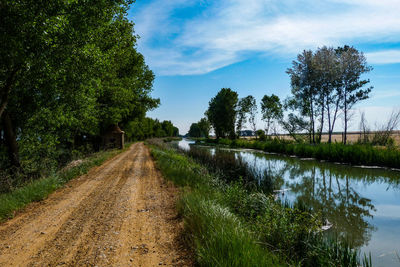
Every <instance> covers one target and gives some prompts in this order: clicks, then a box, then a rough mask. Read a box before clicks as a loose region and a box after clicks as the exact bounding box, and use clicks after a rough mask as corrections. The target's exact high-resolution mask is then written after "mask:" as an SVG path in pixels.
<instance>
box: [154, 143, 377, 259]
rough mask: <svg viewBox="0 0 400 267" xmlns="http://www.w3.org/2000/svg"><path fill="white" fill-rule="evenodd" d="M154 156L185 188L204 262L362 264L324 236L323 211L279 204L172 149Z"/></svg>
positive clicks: (191, 232) (186, 214)
mask: <svg viewBox="0 0 400 267" xmlns="http://www.w3.org/2000/svg"><path fill="white" fill-rule="evenodd" d="M221 140H222V139H221ZM228 141H230V142H231V143H233V141H231V140H228ZM237 141H240V140H237ZM237 141H235V142H237ZM152 155H153V156H154V157H155V159H156V160H157V166H158V167H159V168H160V170H161V171H162V173H163V175H164V176H165V177H166V178H168V179H171V180H172V181H173V182H174V183H175V184H176V185H178V186H181V187H183V191H184V193H183V195H182V198H181V200H180V202H179V204H178V207H179V210H180V212H181V214H182V216H183V218H184V222H185V228H186V233H187V238H188V239H189V242H190V244H191V245H192V246H193V247H194V251H195V252H196V256H197V264H198V265H200V266H280V265H290V266H292V265H296V266H360V265H361V264H360V260H359V258H358V257H357V251H354V250H351V249H350V248H349V247H348V246H346V245H345V244H343V243H340V242H338V241H337V240H327V239H325V238H324V237H323V235H322V234H321V232H320V231H319V230H318V229H319V227H320V225H321V221H320V220H319V219H318V218H319V217H320V216H319V215H318V214H311V213H310V212H309V211H306V210H304V208H300V206H299V207H290V206H288V205H282V204H281V203H279V202H275V201H274V200H273V199H272V198H271V197H268V195H266V194H265V193H262V192H259V191H257V190H254V189H250V188H247V187H246V186H245V184H243V182H242V181H240V180H239V181H238V180H236V182H235V181H232V182H230V183H227V182H226V178H224V177H221V176H219V175H218V174H217V173H214V172H212V173H210V172H209V171H208V169H207V168H205V167H204V166H203V165H199V164H198V163H195V162H194V161H193V160H191V159H189V158H188V157H185V156H184V155H182V154H178V153H177V152H176V151H174V150H172V149H170V148H166V147H163V148H161V147H159V146H158V147H154V146H153V149H152ZM369 262H370V261H369ZM364 264H365V262H364Z"/></svg>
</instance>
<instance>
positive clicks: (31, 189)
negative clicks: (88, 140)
mask: <svg viewBox="0 0 400 267" xmlns="http://www.w3.org/2000/svg"><path fill="white" fill-rule="evenodd" d="M129 146H130V145H129V144H128V145H126V147H125V149H124V150H122V151H125V150H127V149H128V148H129ZM122 151H121V150H109V151H101V152H98V153H94V154H93V155H91V156H90V157H88V158H86V159H85V160H84V161H83V162H82V163H81V164H79V165H78V166H75V167H72V168H69V169H67V170H62V171H59V172H58V173H56V174H54V175H51V176H49V177H44V178H41V179H37V180H33V181H30V182H28V183H26V184H25V185H23V186H21V187H19V188H16V189H15V190H13V191H11V192H9V193H4V194H1V195H0V221H3V220H5V219H8V218H11V217H13V215H14V213H15V212H16V211H18V210H20V209H22V208H23V207H25V206H26V205H27V204H29V203H31V202H35V201H40V200H43V199H45V198H47V196H48V195H50V194H51V193H52V192H54V191H55V190H57V189H58V188H60V187H62V186H63V185H64V184H65V183H67V182H68V181H69V180H71V179H73V178H75V177H78V176H80V175H83V174H86V173H87V172H88V171H89V170H90V169H91V168H93V167H94V166H99V165H101V164H102V163H103V162H104V161H106V160H107V159H109V158H111V157H113V156H115V155H117V154H119V153H121V152H122Z"/></svg>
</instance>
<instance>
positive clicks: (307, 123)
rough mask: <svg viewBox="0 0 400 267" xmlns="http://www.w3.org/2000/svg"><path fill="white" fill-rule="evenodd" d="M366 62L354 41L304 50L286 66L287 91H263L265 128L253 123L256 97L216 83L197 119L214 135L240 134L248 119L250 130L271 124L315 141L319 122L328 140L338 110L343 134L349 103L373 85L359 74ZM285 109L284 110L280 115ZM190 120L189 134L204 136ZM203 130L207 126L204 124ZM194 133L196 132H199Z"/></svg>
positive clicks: (268, 130)
mask: <svg viewBox="0 0 400 267" xmlns="http://www.w3.org/2000/svg"><path fill="white" fill-rule="evenodd" d="M371 70H372V67H370V66H369V65H368V64H367V62H366V58H365V56H364V55H363V53H362V52H360V51H358V50H357V49H355V48H354V47H350V46H343V47H338V48H332V47H326V46H324V47H322V48H318V49H317V50H316V51H312V50H304V51H303V52H302V53H300V54H299V55H298V56H297V59H296V60H294V61H293V62H292V66H291V67H290V68H288V69H287V74H288V75H289V77H290V81H291V83H290V84H291V95H290V96H289V97H287V98H286V99H284V100H283V101H281V99H280V98H279V97H278V96H276V95H274V94H272V95H264V97H263V98H262V99H261V103H260V108H261V115H262V120H263V121H265V130H257V129H256V114H257V112H258V111H257V103H256V99H255V98H254V97H253V96H251V95H249V96H246V97H243V98H239V97H238V94H237V92H235V91H233V90H232V89H230V88H222V89H221V90H220V91H219V92H218V94H217V95H216V96H215V97H213V98H212V99H211V100H210V102H209V107H208V109H207V111H206V112H205V115H206V118H203V119H202V120H206V121H208V123H209V124H210V125H211V126H212V128H213V129H214V132H215V135H216V138H231V139H234V138H236V137H238V136H240V132H241V130H242V128H243V126H244V125H245V124H246V123H247V122H249V124H250V127H251V129H252V130H253V132H257V133H258V134H259V135H263V134H264V133H265V134H266V135H270V134H271V131H272V132H273V133H276V132H277V129H276V127H277V124H279V125H280V127H281V128H282V129H283V130H285V131H286V132H287V133H289V134H290V135H291V136H292V137H293V138H294V139H295V140H297V141H301V140H300V138H299V135H298V134H299V133H307V136H308V141H309V142H310V143H320V142H321V135H322V132H323V130H324V129H325V128H327V130H328V142H329V143H331V142H332V133H333V130H334V127H335V125H336V123H337V120H338V118H339V115H341V118H342V120H343V125H344V140H343V142H344V143H346V141H347V140H346V134H347V130H348V127H349V121H350V119H351V115H352V113H351V109H352V108H353V106H354V105H355V104H356V103H358V102H360V101H362V100H365V99H367V98H368V97H369V93H370V92H371V90H372V89H373V87H371V86H370V87H368V86H367V85H368V83H369V82H370V81H369V79H364V78H363V75H364V74H366V73H368V72H370V71H371ZM285 114H286V115H285ZM198 124H199V123H197V124H192V126H191V128H190V129H191V131H189V135H190V136H196V137H197V136H208V131H209V129H208V131H207V132H202V131H201V130H196V129H197V128H198ZM206 130H207V128H206ZM199 133H200V134H199Z"/></svg>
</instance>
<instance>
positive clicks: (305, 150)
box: [206, 139, 400, 168]
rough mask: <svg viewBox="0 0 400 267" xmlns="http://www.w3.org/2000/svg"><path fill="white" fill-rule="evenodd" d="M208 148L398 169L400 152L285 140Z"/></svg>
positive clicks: (232, 142) (230, 142) (239, 142)
mask: <svg viewBox="0 0 400 267" xmlns="http://www.w3.org/2000/svg"><path fill="white" fill-rule="evenodd" d="M206 142H207V143H208V144H213V145H214V144H218V145H224V146H229V147H234V148H251V149H258V150H263V151H266V152H272V153H280V154H287V155H295V156H298V157H305V158H315V159H318V160H326V161H331V162H341V163H348V164H352V165H369V166H382V167H389V168H400V150H398V149H395V148H382V147H374V146H372V145H368V144H367V145H364V144H347V145H344V144H342V143H332V144H327V143H323V144H317V145H312V144H304V143H294V142H289V141H284V140H276V139H274V140H269V141H256V140H253V141H249V140H241V139H237V140H229V139H220V140H215V139H208V140H207V141H206Z"/></svg>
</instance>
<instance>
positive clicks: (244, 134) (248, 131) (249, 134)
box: [240, 130, 255, 136]
mask: <svg viewBox="0 0 400 267" xmlns="http://www.w3.org/2000/svg"><path fill="white" fill-rule="evenodd" d="M240 136H255V135H254V132H253V131H252V130H243V131H240Z"/></svg>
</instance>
